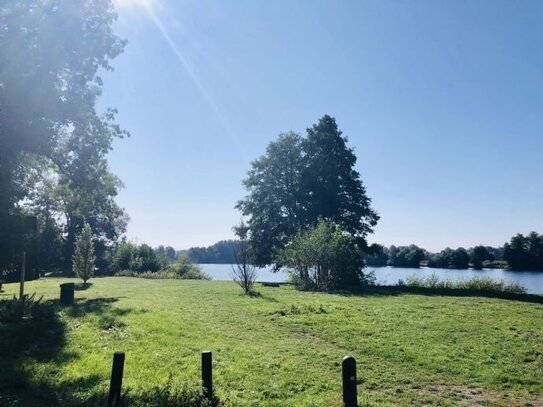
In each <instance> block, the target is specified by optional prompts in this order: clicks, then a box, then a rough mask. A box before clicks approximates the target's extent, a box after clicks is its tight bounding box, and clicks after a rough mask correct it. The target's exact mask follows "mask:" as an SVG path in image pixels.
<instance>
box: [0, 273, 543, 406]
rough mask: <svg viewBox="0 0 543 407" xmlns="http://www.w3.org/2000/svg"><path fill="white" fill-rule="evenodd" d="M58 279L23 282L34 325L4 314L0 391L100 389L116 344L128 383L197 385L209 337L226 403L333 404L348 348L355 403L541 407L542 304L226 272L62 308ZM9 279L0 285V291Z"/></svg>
mask: <svg viewBox="0 0 543 407" xmlns="http://www.w3.org/2000/svg"><path fill="white" fill-rule="evenodd" d="M62 281H66V280H65V279H63V280H61V279H44V280H40V281H36V282H32V283H27V292H37V293H38V295H43V296H44V301H48V300H52V301H51V304H52V306H53V307H54V312H53V313H52V315H49V316H47V317H46V318H44V319H43V320H42V321H41V322H40V324H36V325H32V324H31V325H30V326H24V327H20V326H15V325H14V324H9V323H4V324H2V325H1V326H0V357H1V359H2V369H1V370H0V393H1V394H2V397H3V399H0V401H2V400H11V402H14V400H15V399H17V398H18V399H19V403H18V404H15V405H29V406H30V405H33V406H35V405H40V403H42V404H41V405H48V404H47V402H48V400H51V399H52V398H54V397H59V398H60V399H63V400H67V403H72V404H73V403H75V402H76V401H77V400H79V401H83V400H87V399H90V398H91V397H93V396H96V395H100V394H104V393H106V392H107V388H108V379H109V373H110V369H111V365H110V363H111V356H112V353H113V352H114V351H116V350H124V351H125V352H126V365H125V380H124V383H123V386H124V387H125V388H130V389H131V390H130V392H131V394H133V395H137V394H139V393H142V392H145V391H146V390H147V389H149V388H151V387H153V386H155V385H162V384H164V383H167V382H168V381H169V380H170V383H171V385H172V386H178V387H181V386H182V383H188V384H189V385H190V386H197V385H198V378H199V369H200V365H199V361H200V351H201V350H203V349H209V350H212V351H213V352H214V380H215V387H216V392H217V395H218V396H219V398H220V399H222V400H223V401H224V402H225V404H227V405H231V406H289V405H300V406H340V405H341V398H340V394H341V387H340V369H341V365H340V363H341V359H342V357H343V356H345V355H347V354H352V355H353V356H355V357H356V359H357V361H358V365H359V368H358V375H359V382H360V383H359V395H360V401H361V405H406V406H408V405H424V404H426V405H441V406H453V405H496V406H511V405H519V406H520V405H527V403H531V405H543V390H542V389H543V320H542V318H541V316H542V315H543V305H542V304H540V303H539V304H538V303H533V302H522V301H516V300H511V299H497V298H484V297H478V296H465V297H454V296H445V295H441V294H440V293H436V292H426V293H425V292H420V293H409V292H402V291H399V290H390V291H379V290H373V291H371V292H368V293H366V294H360V295H337V294H323V293H317V294H315V293H308V292H298V291H295V290H294V289H293V288H292V287H289V286H281V287H279V288H272V287H258V290H259V291H260V293H261V295H260V296H256V297H248V296H244V295H242V294H241V292H240V290H239V287H237V286H236V285H235V284H234V283H231V282H214V281H188V280H186V281H185V280H145V279H135V278H127V277H113V278H99V279H98V278H97V279H94V280H93V281H92V286H90V287H89V288H87V289H85V290H81V291H77V292H76V298H77V304H76V305H74V306H73V307H70V308H65V309H62V308H60V307H58V305H57V304H56V299H57V298H58V292H59V288H58V285H59V283H60V282H62ZM17 289H18V286H17V285H16V284H8V285H6V286H5V292H4V293H1V294H0V298H9V297H11V296H12V295H13V294H14V293H15V292H16V291H17ZM53 300H54V301H53ZM70 398H71V399H70ZM0 404H2V403H1V402H0Z"/></svg>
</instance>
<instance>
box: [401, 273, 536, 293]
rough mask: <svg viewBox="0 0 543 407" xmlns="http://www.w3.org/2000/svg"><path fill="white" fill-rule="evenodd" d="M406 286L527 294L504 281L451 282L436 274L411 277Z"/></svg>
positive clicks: (522, 289)
mask: <svg viewBox="0 0 543 407" xmlns="http://www.w3.org/2000/svg"><path fill="white" fill-rule="evenodd" d="M405 285H407V286H408V287H421V288H436V289H452V290H475V291H488V292H497V293H510V294H525V293H526V288H524V287H523V286H522V285H520V284H518V283H507V282H505V281H503V280H493V279H491V278H488V277H474V278H471V279H469V280H460V281H449V280H441V279H439V277H438V276H437V275H435V274H432V275H430V276H428V277H417V276H411V277H409V278H408V279H407V281H406V283H405Z"/></svg>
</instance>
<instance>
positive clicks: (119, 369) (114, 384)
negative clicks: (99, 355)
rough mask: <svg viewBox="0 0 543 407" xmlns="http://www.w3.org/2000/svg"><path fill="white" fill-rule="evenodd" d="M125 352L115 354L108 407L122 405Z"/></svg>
mask: <svg viewBox="0 0 543 407" xmlns="http://www.w3.org/2000/svg"><path fill="white" fill-rule="evenodd" d="M123 370H124V352H115V353H114V354H113V366H112V368H111V382H110V383H109V397H108V401H107V405H108V407H120V405H121V386H122V384H123Z"/></svg>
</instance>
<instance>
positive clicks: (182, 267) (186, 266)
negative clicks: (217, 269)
mask: <svg viewBox="0 0 543 407" xmlns="http://www.w3.org/2000/svg"><path fill="white" fill-rule="evenodd" d="M165 271H166V272H168V273H173V274H175V275H176V276H177V277H175V278H181V279H187V280H210V279H211V277H209V276H208V275H207V274H205V273H204V272H203V271H202V269H201V268H200V266H198V265H197V264H194V263H193V262H192V261H191V260H190V259H189V258H188V257H187V256H180V257H179V258H178V259H177V260H176V261H175V262H174V263H172V264H170V265H169V266H168V267H167V268H166V269H165Z"/></svg>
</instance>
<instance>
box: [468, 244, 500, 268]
mask: <svg viewBox="0 0 543 407" xmlns="http://www.w3.org/2000/svg"><path fill="white" fill-rule="evenodd" d="M470 260H471V264H472V266H473V268H474V269H478V270H480V269H482V268H483V262H485V261H492V260H494V256H492V255H491V254H490V253H489V252H488V249H487V248H486V247H484V246H475V247H474V248H473V249H472V250H471V254H470Z"/></svg>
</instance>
